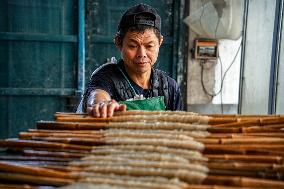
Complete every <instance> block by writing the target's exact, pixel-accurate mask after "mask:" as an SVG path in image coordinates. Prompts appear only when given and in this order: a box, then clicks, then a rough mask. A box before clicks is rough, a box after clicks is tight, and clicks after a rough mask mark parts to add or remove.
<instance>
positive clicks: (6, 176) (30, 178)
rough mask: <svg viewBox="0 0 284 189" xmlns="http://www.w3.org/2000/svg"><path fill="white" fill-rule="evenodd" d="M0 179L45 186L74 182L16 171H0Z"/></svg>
mask: <svg viewBox="0 0 284 189" xmlns="http://www.w3.org/2000/svg"><path fill="white" fill-rule="evenodd" d="M0 180H1V181H6V182H17V183H19V182H20V183H28V184H38V185H47V186H64V185H67V184H71V183H73V182H74V180H73V179H66V178H55V177H46V176H36V175H26V174H16V173H0Z"/></svg>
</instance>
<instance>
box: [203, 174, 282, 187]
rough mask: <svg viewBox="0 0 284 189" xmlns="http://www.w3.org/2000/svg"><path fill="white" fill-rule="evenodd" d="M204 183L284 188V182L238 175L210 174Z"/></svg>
mask: <svg viewBox="0 0 284 189" xmlns="http://www.w3.org/2000/svg"><path fill="white" fill-rule="evenodd" d="M203 183H204V184H217V185H230V186H245V187H262V188H277V189H284V182H281V181H275V180H268V179H256V178H248V177H236V176H225V175H222V176H215V175H214V176H212V175H209V176H208V177H207V178H206V179H205V180H204V182H203Z"/></svg>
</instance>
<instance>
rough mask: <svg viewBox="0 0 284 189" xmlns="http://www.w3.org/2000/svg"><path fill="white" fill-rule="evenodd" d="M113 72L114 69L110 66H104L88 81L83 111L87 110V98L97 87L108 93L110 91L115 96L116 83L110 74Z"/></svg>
mask: <svg viewBox="0 0 284 189" xmlns="http://www.w3.org/2000/svg"><path fill="white" fill-rule="evenodd" d="M111 72H112V70H111V69H109V68H102V69H100V70H98V71H95V72H94V74H93V75H92V77H91V79H90V81H89V83H88V87H87V90H86V92H85V94H84V96H83V107H82V110H83V112H86V108H87V100H88V97H89V96H90V93H91V92H92V91H94V90H96V89H102V90H104V91H106V92H107V93H109V95H110V96H111V97H112V96H113V91H112V90H113V89H114V87H113V85H114V83H113V81H112V80H111V78H110V77H109V74H111Z"/></svg>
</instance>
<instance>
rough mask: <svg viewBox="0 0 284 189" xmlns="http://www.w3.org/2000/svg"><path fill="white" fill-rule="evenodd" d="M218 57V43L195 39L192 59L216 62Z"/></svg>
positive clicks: (212, 40)
mask: <svg viewBox="0 0 284 189" xmlns="http://www.w3.org/2000/svg"><path fill="white" fill-rule="evenodd" d="M217 57H218V42H217V40H214V39H195V40H194V51H193V58H195V59H197V60H216V59H217Z"/></svg>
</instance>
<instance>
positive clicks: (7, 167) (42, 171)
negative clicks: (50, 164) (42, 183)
mask: <svg viewBox="0 0 284 189" xmlns="http://www.w3.org/2000/svg"><path fill="white" fill-rule="evenodd" d="M0 170H1V171H5V172H9V173H19V174H27V175H35V176H46V177H55V178H66V179H74V178H73V177H72V176H70V175H69V174H66V173H65V172H61V171H55V170H51V169H46V168H40V167H32V166H27V165H22V164H13V163H11V162H7V161H1V162H0Z"/></svg>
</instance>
